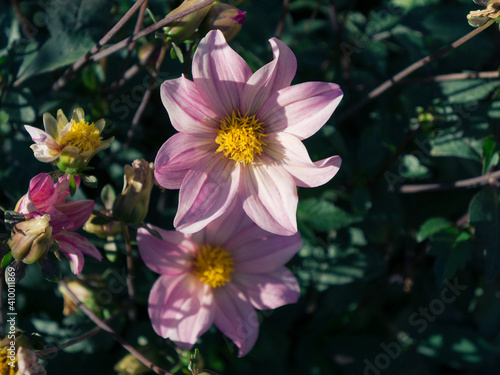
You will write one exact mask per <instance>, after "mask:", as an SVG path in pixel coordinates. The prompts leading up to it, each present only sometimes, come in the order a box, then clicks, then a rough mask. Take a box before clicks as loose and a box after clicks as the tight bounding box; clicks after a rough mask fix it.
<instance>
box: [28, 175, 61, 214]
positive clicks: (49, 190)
mask: <svg viewBox="0 0 500 375" xmlns="http://www.w3.org/2000/svg"><path fill="white" fill-rule="evenodd" d="M28 199H29V200H30V201H31V202H32V203H33V205H34V207H36V209H37V210H39V211H42V212H49V211H51V210H53V207H54V204H55V203H56V201H57V194H56V192H55V188H54V181H53V180H52V177H50V176H49V175H48V174H47V173H40V174H38V175H36V176H35V177H33V178H32V179H31V181H30V187H29V192H28Z"/></svg>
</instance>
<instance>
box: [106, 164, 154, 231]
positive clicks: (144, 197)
mask: <svg viewBox="0 0 500 375" xmlns="http://www.w3.org/2000/svg"><path fill="white" fill-rule="evenodd" d="M124 169H125V176H124V183H123V191H122V192H121V194H119V195H118V196H117V197H116V200H115V203H114V205H113V216H114V217H115V219H116V220H119V221H122V222H124V223H128V224H140V223H142V222H143V221H144V218H145V217H146V214H147V213H148V206H149V197H150V195H151V190H152V189H153V184H154V168H153V163H148V162H147V161H146V160H144V159H141V160H134V162H133V163H132V166H130V165H126V166H125V168H124Z"/></svg>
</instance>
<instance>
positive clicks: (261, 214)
mask: <svg viewBox="0 0 500 375" xmlns="http://www.w3.org/2000/svg"><path fill="white" fill-rule="evenodd" d="M270 43H271V46H272V49H273V55H274V60H273V61H271V62H270V63H268V64H267V65H264V66H263V67H262V68H260V69H259V70H257V71H256V72H255V73H253V74H252V71H251V70H250V68H249V66H248V65H247V63H246V62H245V61H244V60H243V59H242V58H241V57H240V56H239V55H238V54H237V53H236V52H234V51H233V50H232V49H231V48H230V47H229V45H228V44H227V43H226V41H225V39H224V37H223V35H222V33H221V32H220V31H218V30H215V31H211V32H209V33H208V34H207V36H206V37H205V38H203V39H202V40H201V42H200V44H199V46H198V49H197V51H196V53H195V55H194V58H193V79H194V81H190V80H188V79H186V78H185V77H184V76H182V77H180V78H177V79H172V80H168V81H165V82H164V83H163V84H162V86H161V98H162V101H163V104H164V106H165V108H166V109H167V111H168V114H169V116H170V120H171V122H172V125H173V126H174V128H175V129H176V130H177V131H178V132H179V133H177V134H175V135H174V136H173V137H171V138H170V139H168V140H167V141H166V142H165V143H164V144H163V146H162V147H161V149H160V151H159V152H158V155H157V156H156V161H155V176H156V179H157V181H158V182H159V183H160V185H162V186H163V187H165V188H167V189H180V194H179V208H178V211H177V215H176V217H175V220H174V225H175V227H176V228H177V229H178V230H180V231H182V232H184V233H194V232H197V231H199V230H200V229H202V228H203V227H204V226H205V225H207V224H208V223H210V222H211V221H212V220H214V219H215V218H217V217H219V216H221V215H222V214H223V213H224V212H225V211H227V209H228V208H229V206H230V205H231V203H232V202H233V201H234V200H235V199H236V197H237V196H239V200H240V201H241V202H242V204H243V209H244V210H245V212H246V213H247V215H248V216H249V217H250V218H251V219H252V220H253V221H254V222H255V223H256V224H257V225H258V226H260V227H261V228H263V229H265V230H267V231H269V232H272V233H276V234H281V235H291V234H294V233H296V232H297V222H296V211H297V200H298V199H297V188H296V187H297V186H301V187H315V186H319V185H322V184H324V183H326V182H327V181H329V180H330V179H331V178H332V177H333V176H334V175H335V174H336V173H337V171H338V170H339V167H340V164H341V159H340V157H339V156H332V157H330V158H327V159H323V160H320V161H317V162H312V161H311V159H310V157H309V155H308V153H307V150H306V148H305V147H304V145H303V143H302V142H301V141H302V140H303V139H306V138H308V137H310V136H311V135H313V134H314V133H316V132H317V131H318V130H319V129H320V128H321V127H322V126H323V125H324V124H325V122H326V121H327V120H328V119H329V118H330V116H331V115H332V113H333V111H334V110H335V108H336V107H337V105H338V104H339V102H340V100H341V98H342V91H341V90H340V88H339V86H338V85H336V84H334V83H326V82H306V83H301V84H297V85H294V86H290V83H291V82H292V79H293V77H294V75H295V71H296V65H297V63H296V59H295V56H294V55H293V53H292V51H291V50H290V49H289V48H288V47H287V46H286V45H285V44H284V43H282V42H281V41H279V40H278V39H275V38H273V39H271V40H270Z"/></svg>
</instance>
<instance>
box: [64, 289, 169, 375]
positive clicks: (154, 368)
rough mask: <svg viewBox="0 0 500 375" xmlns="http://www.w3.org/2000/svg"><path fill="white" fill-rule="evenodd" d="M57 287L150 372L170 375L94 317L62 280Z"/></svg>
mask: <svg viewBox="0 0 500 375" xmlns="http://www.w3.org/2000/svg"><path fill="white" fill-rule="evenodd" d="M59 285H61V286H62V287H63V288H64V289H66V291H67V292H68V295H69V296H70V298H71V299H72V300H73V302H74V303H75V304H76V305H77V306H78V307H79V308H80V309H81V310H82V311H83V312H84V313H85V315H87V316H88V317H89V319H90V320H92V321H93V322H94V323H95V324H96V325H97V326H98V327H100V328H101V329H102V330H103V331H106V332H108V333H109V334H110V335H111V336H112V337H113V338H114V339H115V340H116V341H118V343H119V344H120V345H121V346H122V347H123V348H124V349H125V350H127V351H128V352H129V353H130V354H132V355H133V356H135V357H136V358H137V359H138V360H139V361H141V362H142V363H144V365H145V366H147V367H148V368H150V369H151V370H152V371H154V372H155V373H156V374H159V375H172V374H170V373H169V372H167V371H165V370H163V369H161V368H160V367H158V366H156V365H155V364H154V363H153V362H151V361H150V360H149V359H147V358H146V357H145V356H144V355H143V354H142V353H140V352H139V351H137V350H136V349H135V348H134V347H133V346H131V345H130V344H129V343H128V342H127V341H126V340H125V339H124V338H123V337H121V336H120V335H119V334H118V333H116V332H115V331H114V330H113V328H111V327H110V326H109V325H107V324H106V323H105V322H104V321H103V320H102V319H100V318H99V317H98V316H97V315H95V314H94V313H93V312H92V310H90V309H89V308H88V307H87V306H85V304H84V303H83V302H82V301H80V300H79V299H78V297H77V296H75V294H74V293H73V292H72V291H71V290H70V289H69V288H68V285H67V284H66V282H65V281H64V280H62V279H61V280H59Z"/></svg>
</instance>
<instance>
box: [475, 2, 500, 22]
mask: <svg viewBox="0 0 500 375" xmlns="http://www.w3.org/2000/svg"><path fill="white" fill-rule="evenodd" d="M474 2H475V3H476V4H478V5H486V9H482V10H474V11H472V12H470V13H469V14H468V15H467V20H468V21H469V24H470V25H471V26H474V27H480V26H483V25H485V24H486V23H487V22H489V21H490V20H491V19H493V20H495V21H496V22H500V0H489V1H488V2H486V1H474Z"/></svg>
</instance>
